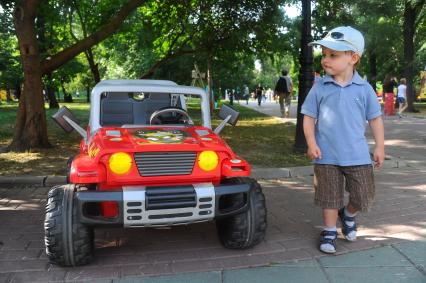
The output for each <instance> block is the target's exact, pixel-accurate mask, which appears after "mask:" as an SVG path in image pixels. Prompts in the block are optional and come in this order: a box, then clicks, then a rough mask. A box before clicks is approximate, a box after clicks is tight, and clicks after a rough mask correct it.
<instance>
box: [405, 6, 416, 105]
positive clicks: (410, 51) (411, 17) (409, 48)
mask: <svg viewBox="0 0 426 283" xmlns="http://www.w3.org/2000/svg"><path fill="white" fill-rule="evenodd" d="M415 21H416V11H415V8H414V7H412V6H411V1H409V0H405V7H404V26H403V32H402V34H403V38H404V77H405V79H406V80H407V92H406V93H407V104H408V107H407V112H413V111H414V105H413V102H414V98H415V96H414V95H415V93H414V89H413V86H414V85H413V73H414V69H413V65H414V33H415Z"/></svg>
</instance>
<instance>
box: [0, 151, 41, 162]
mask: <svg viewBox="0 0 426 283" xmlns="http://www.w3.org/2000/svg"><path fill="white" fill-rule="evenodd" d="M41 158H43V156H42V155H41V154H40V153H38V152H5V153H0V161H1V162H4V161H12V162H17V163H27V162H29V161H32V160H40V159H41Z"/></svg>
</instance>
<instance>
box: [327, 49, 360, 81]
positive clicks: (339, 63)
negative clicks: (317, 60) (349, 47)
mask: <svg viewBox="0 0 426 283" xmlns="http://www.w3.org/2000/svg"><path fill="white" fill-rule="evenodd" d="M358 60H359V55H358V54H356V53H354V52H350V51H336V50H332V49H329V48H327V47H324V46H322V58H321V65H322V67H323V69H324V71H325V72H326V73H327V74H328V75H330V76H336V75H340V74H343V73H345V72H348V71H351V72H353V70H354V66H355V64H356V63H357V62H358Z"/></svg>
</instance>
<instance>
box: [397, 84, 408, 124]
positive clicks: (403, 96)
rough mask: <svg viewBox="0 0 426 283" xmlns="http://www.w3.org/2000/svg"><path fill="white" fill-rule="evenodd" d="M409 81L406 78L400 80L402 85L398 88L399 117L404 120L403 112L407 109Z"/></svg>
mask: <svg viewBox="0 0 426 283" xmlns="http://www.w3.org/2000/svg"><path fill="white" fill-rule="evenodd" d="M406 83H407V80H406V79H405V78H402V79H401V80H400V84H399V86H398V92H397V100H398V103H399V106H398V116H399V118H402V112H404V111H405V109H407V106H408V104H407V85H406Z"/></svg>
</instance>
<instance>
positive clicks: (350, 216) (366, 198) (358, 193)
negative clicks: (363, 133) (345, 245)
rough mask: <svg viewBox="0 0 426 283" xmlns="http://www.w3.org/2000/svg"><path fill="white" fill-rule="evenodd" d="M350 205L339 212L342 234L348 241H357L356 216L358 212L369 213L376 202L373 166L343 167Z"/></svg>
mask: <svg viewBox="0 0 426 283" xmlns="http://www.w3.org/2000/svg"><path fill="white" fill-rule="evenodd" d="M343 171H344V174H345V179H346V190H347V191H348V192H349V203H348V205H347V206H346V207H345V208H344V209H341V210H339V218H340V220H341V222H342V233H343V234H344V236H345V238H346V239H347V240H348V241H355V240H356V221H355V216H356V214H357V212H358V211H368V210H369V208H370V207H371V205H372V203H373V201H374V194H375V187H374V175H373V167H372V165H370V164H368V165H360V166H346V167H343Z"/></svg>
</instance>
